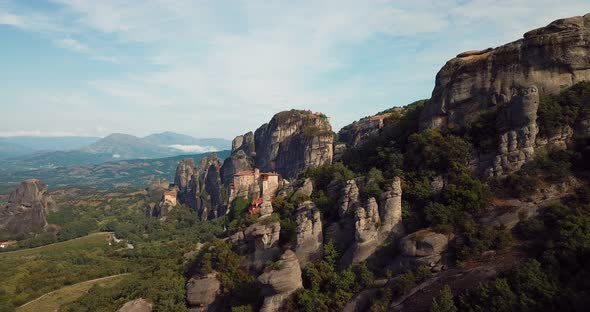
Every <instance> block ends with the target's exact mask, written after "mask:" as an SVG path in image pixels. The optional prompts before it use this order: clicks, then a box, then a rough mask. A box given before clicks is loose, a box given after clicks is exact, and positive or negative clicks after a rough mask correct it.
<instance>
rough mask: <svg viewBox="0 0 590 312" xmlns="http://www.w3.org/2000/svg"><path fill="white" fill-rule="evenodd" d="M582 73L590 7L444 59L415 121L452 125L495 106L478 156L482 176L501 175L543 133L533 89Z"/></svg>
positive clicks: (588, 65)
mask: <svg viewBox="0 0 590 312" xmlns="http://www.w3.org/2000/svg"><path fill="white" fill-rule="evenodd" d="M584 80H590V14H587V15H585V16H576V17H572V18H566V19H561V20H557V21H555V22H552V23H551V24H549V25H548V26H546V27H543V28H539V29H536V30H532V31H529V32H527V33H525V34H524V38H522V39H520V40H517V41H514V42H511V43H508V44H506V45H503V46H500V47H497V48H489V49H486V50H482V51H468V52H464V53H461V54H459V55H457V57H456V58H454V59H452V60H450V61H448V62H447V64H446V65H445V66H444V67H443V68H442V69H441V70H440V71H439V73H438V74H437V76H436V84H435V87H434V90H433V92H432V98H431V100H430V101H429V102H428V104H427V105H426V107H425V109H424V110H423V112H422V116H421V127H422V128H424V129H425V128H440V129H445V130H448V129H456V128H457V127H466V126H469V124H471V123H472V122H474V121H476V120H477V119H478V118H479V117H480V115H481V114H483V113H486V112H496V113H497V115H498V116H497V118H496V123H497V125H496V130H497V132H498V134H497V135H498V140H499V142H500V143H499V146H498V148H497V151H496V152H493V153H491V154H490V155H480V156H478V157H479V159H478V160H479V165H480V168H479V169H481V170H482V171H483V172H485V174H486V175H502V174H504V173H506V172H511V171H514V170H517V169H519V168H520V167H521V166H522V164H524V163H525V162H527V161H528V160H530V159H531V158H532V155H533V154H534V150H535V148H536V147H537V146H538V145H540V144H541V143H539V142H546V141H547V139H548V138H540V137H538V125H537V124H536V119H537V109H538V106H539V95H547V94H556V93H558V92H559V91H560V90H562V89H563V88H564V87H567V86H571V85H573V84H575V83H577V82H580V81H584ZM565 139H567V138H565Z"/></svg>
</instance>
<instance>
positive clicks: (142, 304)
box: [117, 298, 152, 312]
mask: <svg viewBox="0 0 590 312" xmlns="http://www.w3.org/2000/svg"><path fill="white" fill-rule="evenodd" d="M117 312H152V304H151V303H150V302H148V301H146V300H145V299H142V298H139V299H135V300H133V301H129V302H127V303H125V304H124V305H123V306H122V307H121V308H119V310H117Z"/></svg>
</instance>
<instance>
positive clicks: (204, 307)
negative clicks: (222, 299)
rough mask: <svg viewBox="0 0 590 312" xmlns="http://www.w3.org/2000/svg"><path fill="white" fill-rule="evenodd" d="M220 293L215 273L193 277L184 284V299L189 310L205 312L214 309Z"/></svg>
mask: <svg viewBox="0 0 590 312" xmlns="http://www.w3.org/2000/svg"><path fill="white" fill-rule="evenodd" d="M220 293H221V282H220V281H219V280H218V279H217V273H215V272H213V273H210V274H207V275H205V276H202V277H193V278H191V279H190V280H189V281H188V282H187V284H186V301H187V302H188V304H189V307H190V308H191V311H195V312H197V311H198V312H205V311H213V310H215V308H214V306H215V303H216V300H217V299H218V296H219V294H220Z"/></svg>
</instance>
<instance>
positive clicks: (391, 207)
mask: <svg viewBox="0 0 590 312" xmlns="http://www.w3.org/2000/svg"><path fill="white" fill-rule="evenodd" d="M348 186H353V184H352V183H348V184H347V188H348ZM347 188H345V195H344V196H345V197H346V196H350V194H351V193H350V192H348V193H347V192H346V189H347ZM349 189H350V188H349ZM352 189H354V188H352ZM354 193H355V192H354V191H353V192H352V194H354ZM401 196H402V190H401V179H400V178H399V177H396V178H394V179H393V181H392V182H391V184H390V185H389V186H388V188H387V190H386V192H384V193H383V194H382V196H381V199H380V201H379V204H378V203H377V200H376V199H375V198H374V197H371V198H369V199H368V200H367V201H366V203H365V204H364V205H358V206H357V207H356V209H355V211H354V216H355V223H354V227H355V236H354V237H355V239H354V243H353V244H352V246H351V247H350V248H349V250H348V251H347V252H346V253H345V255H344V257H343V259H342V262H343V264H344V265H348V264H351V263H352V264H354V263H359V262H362V261H364V260H366V259H367V258H369V257H370V256H371V255H373V254H374V253H375V251H376V250H377V248H378V247H380V246H382V245H383V244H384V243H386V242H387V240H388V238H390V237H391V236H392V235H401V233H402V232H403V227H402V223H401V221H402V218H401V209H402V207H401ZM355 197H356V196H353V197H352V198H355ZM345 202H346V201H342V203H345ZM348 202H349V203H350V202H351V201H350V200H349V201H348ZM341 210H342V205H341Z"/></svg>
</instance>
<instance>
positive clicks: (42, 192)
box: [0, 179, 57, 236]
mask: <svg viewBox="0 0 590 312" xmlns="http://www.w3.org/2000/svg"><path fill="white" fill-rule="evenodd" d="M46 191H47V186H46V185H45V184H43V183H42V182H41V181H39V180H37V179H30V180H26V181H23V182H21V184H20V185H19V186H18V187H17V189H16V190H14V192H12V193H11V194H10V196H9V198H8V204H7V205H6V206H4V207H0V233H4V234H8V235H11V236H15V235H18V234H22V233H28V232H38V231H41V230H43V228H44V227H45V225H46V224H47V221H46V220H45V215H46V214H47V213H48V212H50V211H56V209H57V206H56V204H55V202H54V201H53V199H52V198H51V196H49V195H46Z"/></svg>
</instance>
